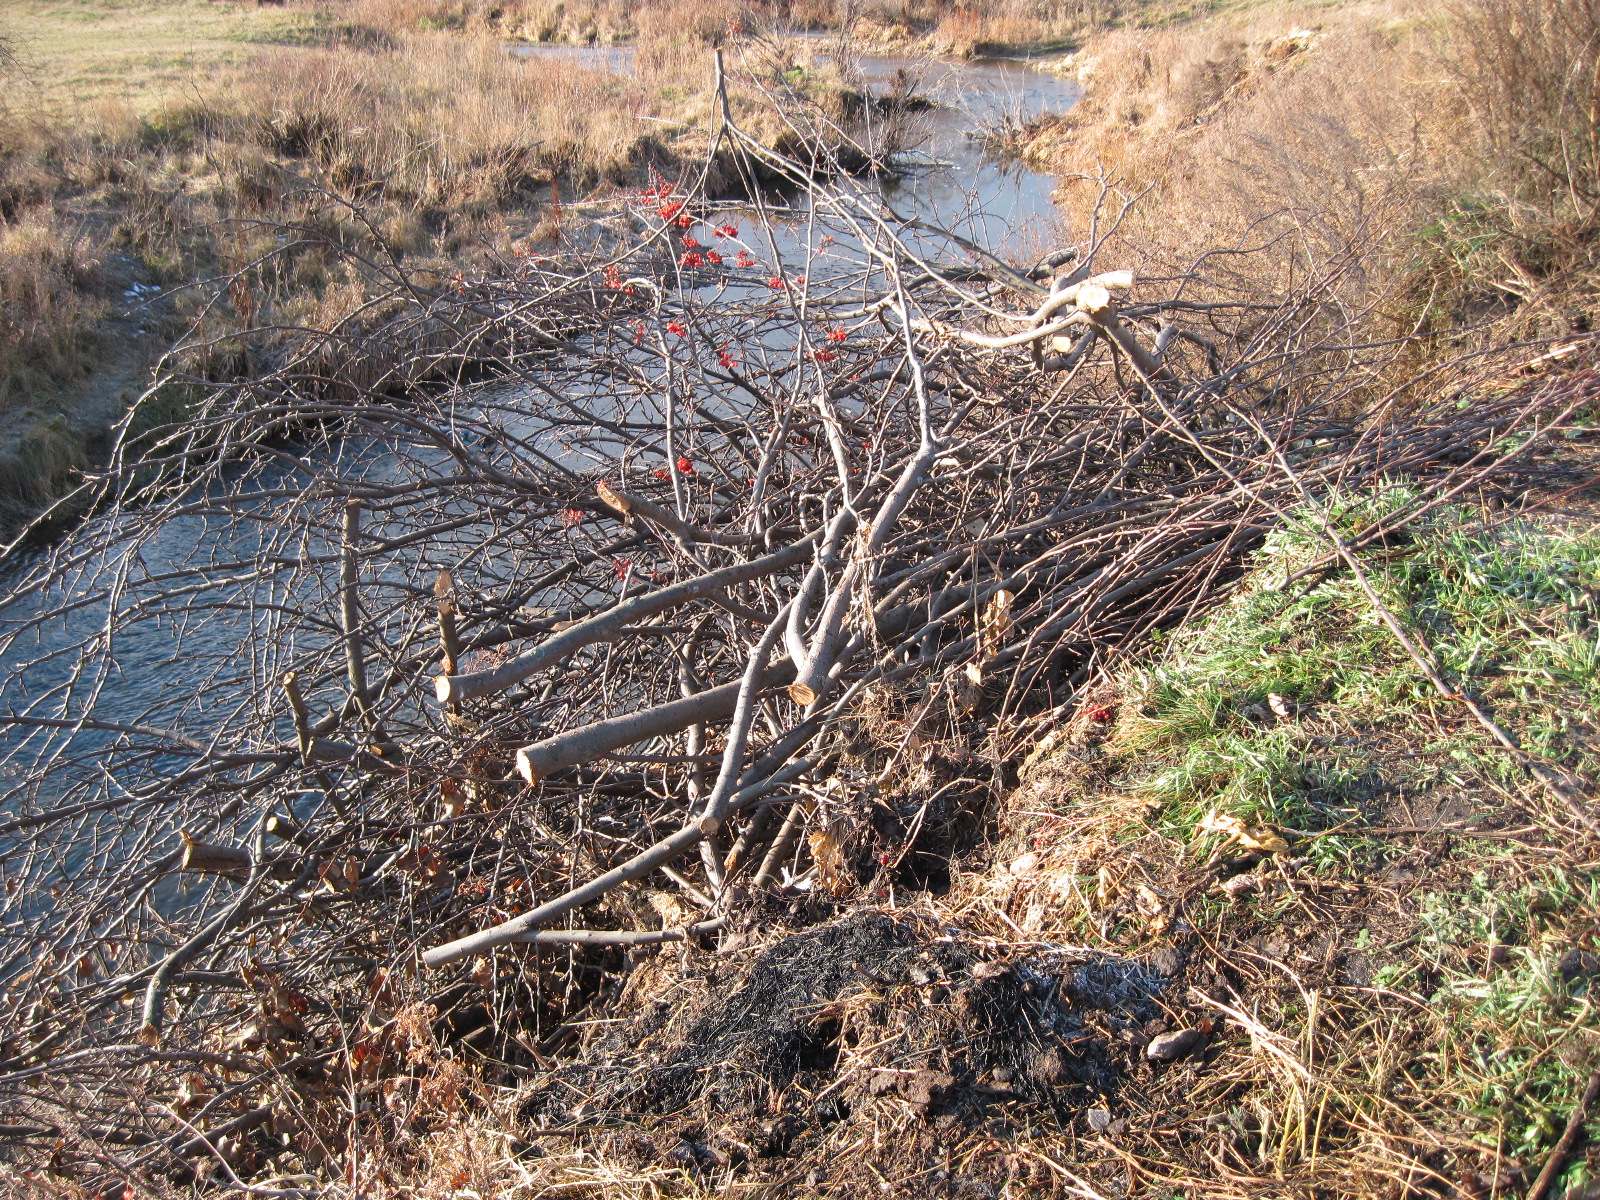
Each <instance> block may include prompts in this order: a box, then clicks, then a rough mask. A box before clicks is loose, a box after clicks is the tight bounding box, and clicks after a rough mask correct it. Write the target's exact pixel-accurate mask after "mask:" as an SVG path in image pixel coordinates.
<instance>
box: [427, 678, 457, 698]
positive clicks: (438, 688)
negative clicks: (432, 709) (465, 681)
mask: <svg viewBox="0 0 1600 1200" xmlns="http://www.w3.org/2000/svg"><path fill="white" fill-rule="evenodd" d="M433 694H434V697H435V698H436V699H437V700H438V701H439V703H440V704H453V703H455V702H456V701H457V700H458V699H460V697H458V696H457V695H456V694H455V677H454V676H451V675H435V676H434V677H433Z"/></svg>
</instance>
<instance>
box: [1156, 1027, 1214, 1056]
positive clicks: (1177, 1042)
mask: <svg viewBox="0 0 1600 1200" xmlns="http://www.w3.org/2000/svg"><path fill="white" fill-rule="evenodd" d="M1204 1036H1205V1035H1204V1034H1202V1033H1201V1032H1200V1031H1199V1030H1198V1029H1179V1030H1175V1031H1174V1032H1172V1033H1163V1034H1162V1035H1161V1036H1160V1037H1158V1038H1151V1039H1150V1044H1149V1045H1148V1046H1146V1047H1145V1048H1144V1053H1145V1057H1146V1058H1148V1059H1149V1060H1150V1061H1151V1062H1177V1061H1178V1059H1180V1058H1184V1057H1186V1056H1187V1055H1188V1054H1190V1053H1191V1052H1192V1051H1193V1050H1194V1048H1195V1047H1196V1046H1198V1045H1199V1044H1200V1039H1201V1038H1202V1037H1204Z"/></svg>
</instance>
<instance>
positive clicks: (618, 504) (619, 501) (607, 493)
mask: <svg viewBox="0 0 1600 1200" xmlns="http://www.w3.org/2000/svg"><path fill="white" fill-rule="evenodd" d="M595 491H596V492H598V493H599V494H600V499H601V500H603V501H604V502H605V503H606V504H607V505H608V506H609V507H611V508H614V509H615V510H616V511H617V512H619V513H621V514H622V515H623V516H624V517H631V516H632V515H633V505H632V503H630V498H629V497H627V496H622V495H619V494H618V493H617V492H614V491H612V489H611V484H610V483H608V482H607V481H606V480H604V479H602V480H601V481H600V482H599V483H598V484H596V485H595Z"/></svg>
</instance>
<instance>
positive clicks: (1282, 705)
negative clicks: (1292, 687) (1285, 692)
mask: <svg viewBox="0 0 1600 1200" xmlns="http://www.w3.org/2000/svg"><path fill="white" fill-rule="evenodd" d="M1267 706H1268V707H1269V708H1271V709H1272V711H1273V712H1275V713H1276V714H1277V715H1278V716H1279V717H1280V718H1282V719H1283V720H1285V721H1287V720H1288V719H1289V718H1290V717H1292V716H1294V705H1292V704H1291V703H1289V701H1288V700H1286V699H1284V698H1283V697H1282V696H1280V695H1278V693H1277V692H1268V693H1267Z"/></svg>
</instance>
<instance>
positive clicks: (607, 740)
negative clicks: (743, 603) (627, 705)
mask: <svg viewBox="0 0 1600 1200" xmlns="http://www.w3.org/2000/svg"><path fill="white" fill-rule="evenodd" d="M793 678H794V667H793V665H792V664H790V663H787V662H785V663H781V664H779V665H778V666H776V667H774V668H773V669H772V670H770V671H768V672H767V673H766V675H765V676H764V677H763V678H762V680H761V685H760V686H761V687H763V688H773V687H783V686H785V685H787V684H788V683H789V682H790V680H792V679H793ZM741 686H742V681H740V680H735V681H734V682H733V683H725V684H723V685H722V686H721V687H715V688H712V689H711V690H710V691H705V692H697V693H695V694H694V695H692V696H688V697H685V698H684V699H682V700H672V701H669V702H668V703H666V704H658V705H656V706H655V707H653V708H645V709H641V710H639V711H638V712H633V713H628V714H627V715H625V716H620V717H611V718H610V719H608V720H605V721H597V722H595V723H594V724H592V725H585V726H583V727H582V728H580V729H569V730H567V731H566V732H564V733H558V734H556V735H554V736H553V737H547V738H544V739H542V740H541V741H537V742H534V743H533V744H532V745H529V746H524V747H522V749H520V750H518V751H517V773H518V774H519V775H521V776H522V778H523V779H524V780H525V781H527V782H528V783H537V782H538V781H539V780H541V779H548V778H549V777H550V776H551V775H554V774H555V773H556V772H557V771H561V770H564V769H565V768H567V767H575V766H578V765H579V764H581V763H586V762H592V761H593V760H594V759H597V758H600V757H601V756H603V755H605V754H609V753H610V752H611V751H613V750H620V749H621V748H622V747H624V746H631V745H633V744H634V743H635V742H642V741H646V740H647V739H649V738H656V737H665V736H667V735H668V734H672V733H680V732H682V731H683V730H685V729H688V728H689V727H690V726H691V725H699V724H702V723H704V722H706V721H716V720H720V719H722V718H723V717H730V716H732V715H733V710H734V708H735V706H736V705H737V704H738V702H739V688H740V687H741Z"/></svg>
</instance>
